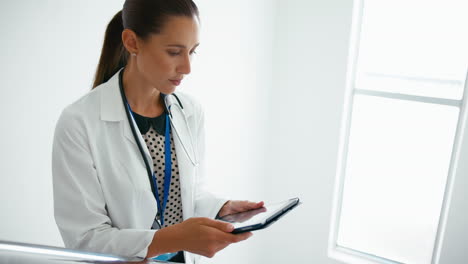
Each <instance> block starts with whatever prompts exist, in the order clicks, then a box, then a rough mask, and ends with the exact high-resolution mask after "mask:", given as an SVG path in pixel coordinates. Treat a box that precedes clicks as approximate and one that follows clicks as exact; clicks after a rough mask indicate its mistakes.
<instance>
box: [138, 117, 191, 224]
mask: <svg viewBox="0 0 468 264" xmlns="http://www.w3.org/2000/svg"><path fill="white" fill-rule="evenodd" d="M133 116H134V118H135V121H136V123H137V125H138V128H139V130H140V133H141V135H142V136H143V138H144V140H145V143H146V146H147V147H148V150H149V152H150V154H151V157H152V159H153V168H154V173H155V176H156V185H157V188H158V194H159V199H160V201H161V202H162V201H163V197H164V196H163V195H164V168H165V156H164V155H165V149H164V141H165V136H164V131H165V119H166V117H165V114H162V115H160V116H157V117H153V118H149V117H144V116H140V115H138V114H136V113H135V112H133ZM171 159H172V173H171V185H170V187H169V196H168V199H167V204H166V210H165V211H164V225H163V226H162V228H164V227H168V226H171V225H174V224H177V223H180V222H182V220H183V218H182V199H181V194H180V176H179V166H178V164H177V156H176V152H175V147H174V139H173V136H172V131H171ZM157 220H160V215H159V212H158V213H157V215H156V216H155V222H154V224H153V226H152V229H157V228H158V224H157V222H156V221H157ZM159 222H160V221H159Z"/></svg>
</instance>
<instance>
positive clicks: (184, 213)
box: [52, 0, 263, 263]
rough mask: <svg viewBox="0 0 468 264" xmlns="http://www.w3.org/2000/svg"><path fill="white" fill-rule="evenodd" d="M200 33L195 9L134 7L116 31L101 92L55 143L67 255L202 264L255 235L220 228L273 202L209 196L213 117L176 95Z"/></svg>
mask: <svg viewBox="0 0 468 264" xmlns="http://www.w3.org/2000/svg"><path fill="white" fill-rule="evenodd" d="M198 31H199V15H198V9H197V6H196V5H195V4H194V3H193V2H192V1H191V0H126V1H125V3H124V6H123V9H122V11H120V12H118V13H117V14H116V15H115V16H114V18H113V19H112V20H111V22H110V23H109V25H108V27H107V30H106V34H105V39H104V44H103V48H102V54H101V58H100V61H99V65H98V68H97V72H96V76H95V82H94V86H93V90H92V91H90V92H89V93H87V94H86V95H84V96H83V97H82V98H80V99H79V100H78V101H76V102H74V103H73V104H71V105H69V106H68V107H66V108H65V109H64V110H63V112H62V114H61V116H60V118H59V121H58V123H57V126H56V130H55V135H54V143H53V157H52V167H53V168H52V172H53V189H54V210H55V220H56V222H57V225H58V227H59V230H60V233H61V236H62V238H63V240H64V243H65V246H66V247H69V248H75V249H83V250H89V251H93V252H102V253H111V254H117V255H121V256H137V257H142V258H146V257H157V258H158V259H166V260H167V259H169V260H171V261H175V262H181V263H184V262H185V263H195V262H197V259H198V256H197V255H203V256H207V257H212V256H214V254H215V253H216V252H218V251H219V250H221V249H223V248H225V247H226V246H228V245H229V244H231V243H236V242H239V241H242V240H245V239H247V238H248V237H250V236H251V235H252V234H251V233H243V234H238V235H234V234H231V233H230V232H231V231H232V230H233V226H232V225H231V224H229V223H225V222H221V221H218V220H214V218H215V217H217V216H223V215H227V214H231V213H235V212H240V211H245V210H249V209H255V208H259V207H262V206H263V202H259V203H254V202H248V201H226V200H225V199H221V198H218V197H215V196H214V195H212V194H210V193H209V192H207V191H206V190H205V189H204V185H203V178H204V176H205V175H204V171H203V168H204V165H205V164H204V160H203V154H204V136H205V133H204V123H203V122H204V118H203V112H202V109H201V106H200V105H199V104H198V103H197V102H196V101H195V100H194V99H193V98H191V97H190V96H188V95H185V94H182V93H179V92H178V93H176V94H175V95H174V92H175V89H176V86H178V85H180V84H181V82H182V79H183V78H184V77H186V76H187V75H188V74H189V73H190V70H191V69H190V61H191V58H192V56H193V54H194V53H195V49H196V48H197V46H198V44H199V40H198ZM192 253H194V254H192Z"/></svg>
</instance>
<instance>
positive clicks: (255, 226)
mask: <svg viewBox="0 0 468 264" xmlns="http://www.w3.org/2000/svg"><path fill="white" fill-rule="evenodd" d="M286 201H287V202H288V203H286V204H285V206H284V207H282V208H281V209H280V210H278V211H277V212H276V213H275V214H273V215H271V216H270V217H268V218H266V219H263V220H262V221H261V222H258V223H255V224H250V225H247V226H240V227H236V228H235V229H234V230H233V231H232V232H231V233H233V234H240V233H244V232H249V231H255V230H259V229H264V228H266V227H268V226H269V225H271V224H272V223H274V222H275V221H277V220H278V219H279V218H281V217H282V216H283V215H285V214H286V213H287V212H289V211H290V210H292V209H293V208H295V207H296V206H297V205H299V204H300V203H299V198H291V199H288V200H286ZM286 201H285V202H286ZM268 206H269V205H266V206H265V207H266V208H268ZM254 210H257V209H254ZM242 213H245V212H240V213H236V214H242ZM236 214H230V215H225V216H223V217H220V218H218V220H220V221H224V222H229V221H227V220H224V218H225V217H228V216H232V215H236Z"/></svg>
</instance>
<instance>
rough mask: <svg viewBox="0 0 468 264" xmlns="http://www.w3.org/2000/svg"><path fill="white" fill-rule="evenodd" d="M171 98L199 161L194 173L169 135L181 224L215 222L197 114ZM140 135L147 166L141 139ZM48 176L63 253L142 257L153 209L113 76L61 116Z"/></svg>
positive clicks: (215, 202)
mask: <svg viewBox="0 0 468 264" xmlns="http://www.w3.org/2000/svg"><path fill="white" fill-rule="evenodd" d="M177 95H178V96H179V98H180V100H181V102H182V105H183V107H184V110H185V113H186V115H187V119H188V124H189V127H190V129H191V131H192V134H193V138H194V141H196V144H194V145H195V149H196V151H197V153H198V158H199V161H200V165H199V167H194V166H193V165H192V163H191V162H190V159H189V158H188V157H187V156H186V154H185V152H184V150H183V148H182V145H181V142H180V140H179V138H178V137H177V136H176V135H175V134H174V137H173V138H174V144H175V149H176V153H177V162H178V166H179V175H180V188H181V196H182V210H183V218H184V220H186V219H188V218H190V217H193V216H206V217H211V218H213V217H215V215H216V214H217V212H218V211H219V209H220V208H221V207H222V205H223V204H224V203H225V202H226V200H225V199H221V198H217V197H215V196H214V195H212V194H210V193H209V192H208V191H206V190H205V189H204V182H203V177H204V171H203V166H204V159H203V157H204V136H205V133H204V117H203V111H202V109H201V107H200V105H199V104H198V103H196V102H195V101H194V100H193V99H192V98H191V97H189V96H188V95H184V94H181V93H177ZM174 118H180V117H177V116H174ZM175 121H176V122H177V121H179V122H177V124H185V121H182V122H180V121H181V120H175ZM134 125H135V127H136V128H137V126H136V124H135V123H134ZM179 130H180V133H181V138H182V140H183V141H184V142H189V140H188V138H186V137H188V133H187V129H179ZM138 136H139V140H140V142H141V145H142V146H143V147H144V149H145V151H146V158H147V159H148V161H150V162H149V163H151V164H152V162H151V160H152V159H151V156H150V154H149V151H148V148H146V144H145V141H144V139H143V138H142V137H141V135H140V134H139V133H138ZM185 144H186V146H190V144H187V143H185ZM52 174H53V190H54V210H55V220H56V222H57V226H58V228H59V230H60V234H61V235H62V238H63V240H64V243H65V246H66V247H68V248H74V249H82V250H89V251H93V252H101V253H109V254H116V255H121V256H137V257H145V256H146V254H147V250H148V246H149V245H150V243H151V241H152V239H153V236H154V233H155V232H156V230H151V229H150V228H151V225H152V223H153V220H154V218H155V215H156V212H157V206H156V201H155V198H154V196H153V193H152V191H151V186H150V183H149V179H148V176H147V171H146V168H145V164H144V161H143V159H142V156H141V154H140V152H139V150H138V147H137V144H136V142H135V139H134V137H133V135H132V131H131V128H130V126H129V123H128V119H127V117H126V113H125V109H124V106H123V103H122V99H121V95H120V90H119V76H118V73H117V74H115V75H114V76H113V77H112V78H111V79H110V80H109V81H108V82H106V83H104V84H102V85H100V86H99V87H96V88H95V89H93V90H92V91H90V92H89V93H87V94H86V95H85V96H83V97H82V98H81V99H79V100H78V101H76V102H75V103H73V104H71V105H70V106H68V107H66V108H65V109H64V110H63V112H62V114H61V116H60V119H59V121H58V123H57V126H56V130H55V135H54V144H53V154H52ZM185 258H186V263H195V261H196V259H198V256H196V255H194V254H190V253H186V254H185Z"/></svg>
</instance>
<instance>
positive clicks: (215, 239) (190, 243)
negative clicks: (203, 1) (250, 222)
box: [147, 217, 252, 258]
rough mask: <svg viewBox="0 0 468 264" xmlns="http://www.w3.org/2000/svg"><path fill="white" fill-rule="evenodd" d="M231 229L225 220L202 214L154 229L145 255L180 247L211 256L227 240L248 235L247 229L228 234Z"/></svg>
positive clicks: (228, 242) (226, 244)
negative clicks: (243, 231)
mask: <svg viewBox="0 0 468 264" xmlns="http://www.w3.org/2000/svg"><path fill="white" fill-rule="evenodd" d="M233 229H234V226H233V225H232V224H230V223H227V222H223V221H218V220H213V219H210V218H205V217H197V218H190V219H187V220H185V221H184V222H182V223H180V224H175V225H172V226H169V227H166V228H163V229H161V230H159V231H157V232H156V233H155V235H154V238H153V242H152V243H151V245H150V246H149V248H148V254H147V257H155V256H157V255H161V254H164V253H169V252H177V251H181V250H183V251H189V252H192V253H195V254H199V255H202V256H205V257H209V258H211V257H213V256H214V255H215V254H216V253H217V252H218V251H220V250H221V249H223V248H225V247H227V246H229V244H232V243H237V242H240V241H243V240H245V239H247V238H249V237H251V236H252V233H251V232H246V233H241V234H235V235H234V234H231V233H230V232H232V230H233Z"/></svg>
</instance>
